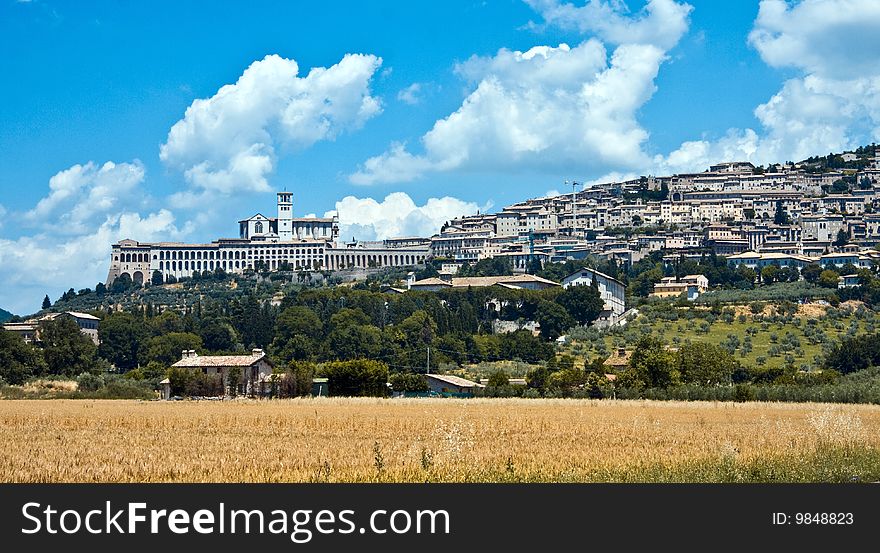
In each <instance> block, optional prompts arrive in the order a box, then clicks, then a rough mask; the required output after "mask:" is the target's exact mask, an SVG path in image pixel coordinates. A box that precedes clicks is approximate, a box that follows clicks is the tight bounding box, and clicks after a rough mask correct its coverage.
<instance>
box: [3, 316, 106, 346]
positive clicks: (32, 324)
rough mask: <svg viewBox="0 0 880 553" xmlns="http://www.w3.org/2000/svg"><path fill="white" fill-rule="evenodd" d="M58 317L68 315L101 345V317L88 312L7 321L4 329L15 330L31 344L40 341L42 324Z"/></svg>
mask: <svg viewBox="0 0 880 553" xmlns="http://www.w3.org/2000/svg"><path fill="white" fill-rule="evenodd" d="M58 317H67V318H70V319H72V320H73V322H75V323H76V325H77V326H78V327H79V331H80V332H82V333H83V334H85V335H86V336H88V337H89V338H90V339H91V340H92V342H94V343H95V345H100V343H101V342H100V340H99V339H98V323H99V322H100V319H98V317H95V316H94V315H89V314H88V313H80V312H79V311H65V312H63V313H47V314H45V315H43V316H42V317H40V318H37V319H28V320H27V321H24V322H21V323H6V324H4V325H3V330H7V331H9V332H14V333H16V334H18V335H19V336H21V337H22V338H23V339H24V341H25V342H27V343H29V344H31V343H34V342H39V341H40V330H41V327H42V325H44V324H45V323H47V322H49V321H54V320H55V319H57V318H58Z"/></svg>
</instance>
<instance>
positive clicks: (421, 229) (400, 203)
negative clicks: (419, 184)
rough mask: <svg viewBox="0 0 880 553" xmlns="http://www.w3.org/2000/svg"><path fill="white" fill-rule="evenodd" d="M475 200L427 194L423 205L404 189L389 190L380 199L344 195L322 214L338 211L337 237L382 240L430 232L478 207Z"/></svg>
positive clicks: (474, 210) (472, 212) (428, 234)
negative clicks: (436, 196)
mask: <svg viewBox="0 0 880 553" xmlns="http://www.w3.org/2000/svg"><path fill="white" fill-rule="evenodd" d="M478 209H479V207H478V206H477V204H475V203H472V202H465V201H463V200H459V199H457V198H452V197H449V196H446V197H443V198H429V199H428V201H427V202H425V204H424V205H416V203H415V202H414V201H413V200H412V198H410V197H409V195H407V194H405V193H404V192H393V193H391V194H389V195H388V196H386V197H385V199H384V200H382V201H381V202H377V201H376V200H374V199H373V198H356V197H354V196H346V197H345V198H342V199H341V200H339V201H338V202H336V209H335V210H334V211H328V212H327V213H326V214H325V217H329V216H331V215H336V214H338V215H339V228H340V232H339V237H340V240H343V241H344V240H350V239H351V238H352V237H355V238H357V239H359V240H382V239H385V238H394V237H401V236H430V235H432V234H435V233H436V232H437V231H439V230H440V227H441V226H442V225H443V223H445V222H446V221H448V220H450V219H453V218H455V217H459V216H461V215H470V214H474V213H476V212H477V211H478Z"/></svg>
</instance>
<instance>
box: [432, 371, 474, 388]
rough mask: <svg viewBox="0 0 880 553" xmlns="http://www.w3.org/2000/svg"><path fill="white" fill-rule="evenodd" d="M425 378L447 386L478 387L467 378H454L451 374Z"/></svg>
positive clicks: (433, 375)
mask: <svg viewBox="0 0 880 553" xmlns="http://www.w3.org/2000/svg"><path fill="white" fill-rule="evenodd" d="M425 377H426V378H433V379H434V380H439V381H440V382H445V383H447V384H452V385H453V386H459V387H461V388H477V387H480V385H479V384H477V383H476V382H473V381H470V380H468V379H467V378H461V377H460V376H454V375H451V374H426V375H425Z"/></svg>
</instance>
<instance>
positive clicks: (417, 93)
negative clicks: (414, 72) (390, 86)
mask: <svg viewBox="0 0 880 553" xmlns="http://www.w3.org/2000/svg"><path fill="white" fill-rule="evenodd" d="M421 94H422V85H421V83H413V84H411V85H409V86H408V87H406V88H404V89H403V90H401V91H400V92H398V93H397V99H398V100H400V101H401V102H403V103H405V104H409V105H411V106H414V105H416V104H418V103H420V102H421V101H422V96H421Z"/></svg>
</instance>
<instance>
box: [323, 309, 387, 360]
mask: <svg viewBox="0 0 880 553" xmlns="http://www.w3.org/2000/svg"><path fill="white" fill-rule="evenodd" d="M330 327H331V329H332V330H331V331H330V333H329V334H328V336H327V344H328V348H329V351H330V352H332V354H333V356H334V357H336V358H337V359H359V358H369V357H375V356H376V355H378V354H379V350H380V348H381V341H382V333H381V332H380V331H379V329H378V328H376V327H375V326H372V325H371V324H370V318H369V317H368V316H367V315H366V314H365V313H364V312H363V311H361V310H360V309H349V308H343V309H340V310H339V311H338V312H337V313H335V314H334V315H333V316H332V317H330Z"/></svg>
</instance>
